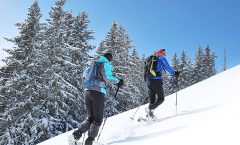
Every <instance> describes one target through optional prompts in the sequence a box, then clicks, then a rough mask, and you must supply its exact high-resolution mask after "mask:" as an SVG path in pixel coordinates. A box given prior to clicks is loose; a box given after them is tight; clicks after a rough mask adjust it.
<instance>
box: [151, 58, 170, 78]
mask: <svg viewBox="0 0 240 145" xmlns="http://www.w3.org/2000/svg"><path fill="white" fill-rule="evenodd" d="M164 69H165V70H166V71H167V72H169V74H170V75H174V74H175V71H174V69H173V68H172V67H171V66H170V65H169V63H168V61H167V59H166V58H165V57H162V56H158V57H157V67H156V72H158V73H161V74H162V71H163V70H164ZM150 79H151V80H162V77H161V76H156V77H152V78H150Z"/></svg>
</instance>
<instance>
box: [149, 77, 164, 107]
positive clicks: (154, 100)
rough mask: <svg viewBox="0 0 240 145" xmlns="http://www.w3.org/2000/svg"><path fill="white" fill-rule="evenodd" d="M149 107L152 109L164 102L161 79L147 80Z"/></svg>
mask: <svg viewBox="0 0 240 145" xmlns="http://www.w3.org/2000/svg"><path fill="white" fill-rule="evenodd" d="M148 89H149V99H150V104H149V109H150V110H154V109H156V108H157V107H158V106H159V105H161V104H162V103H163V102H164V90H163V83H162V80H149V82H148Z"/></svg>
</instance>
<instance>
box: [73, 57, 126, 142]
mask: <svg viewBox="0 0 240 145" xmlns="http://www.w3.org/2000/svg"><path fill="white" fill-rule="evenodd" d="M112 60H113V56H112V54H111V53H106V54H104V55H103V56H101V57H100V58H99V59H98V60H97V61H96V62H94V63H95V64H96V65H97V64H98V67H92V68H91V69H92V70H91V72H90V73H91V74H90V76H91V75H92V74H94V75H92V76H94V77H88V78H87V79H85V83H84V88H85V89H84V97H85V104H86V109H87V114H88V117H87V119H86V120H84V121H83V122H82V123H81V124H80V126H79V128H78V129H77V130H75V131H74V132H73V136H74V139H76V140H79V139H80V138H81V136H82V134H83V133H85V132H87V131H88V138H87V139H86V141H85V145H92V144H93V141H94V139H95V137H96V136H97V135H98V131H99V128H100V126H101V123H102V121H103V115H104V96H105V95H106V93H107V91H106V83H110V84H117V85H118V86H119V87H121V86H122V85H123V80H122V79H118V78H117V77H114V76H113V75H112V69H113V67H112V65H111V64H110V62H111V61H112Z"/></svg>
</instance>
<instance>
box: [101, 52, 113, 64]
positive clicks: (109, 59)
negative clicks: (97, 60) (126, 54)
mask: <svg viewBox="0 0 240 145" xmlns="http://www.w3.org/2000/svg"><path fill="white" fill-rule="evenodd" d="M103 56H104V57H106V58H107V59H108V61H109V62H110V61H112V60H113V56H112V54H111V53H105V54H104V55H103Z"/></svg>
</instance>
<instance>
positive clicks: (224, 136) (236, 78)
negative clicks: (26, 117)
mask: <svg viewBox="0 0 240 145" xmlns="http://www.w3.org/2000/svg"><path fill="white" fill-rule="evenodd" d="M239 74H240V65H239V66H236V67H234V68H232V69H229V70H227V71H225V72H222V73H220V74H218V75H216V76H213V77H211V78H209V79H207V80H205V81H202V82H200V83H197V84H195V85H193V86H191V87H188V88H186V89H184V90H181V91H179V92H178V93H177V96H178V105H177V107H176V105H175V100H176V94H172V95H170V96H167V97H166V98H165V102H164V103H163V104H162V105H161V106H159V107H158V108H157V109H156V110H155V112H154V114H155V115H157V117H158V120H157V121H155V122H137V121H136V120H137V118H138V116H145V111H144V110H145V107H146V106H147V105H148V104H146V105H143V106H141V107H140V108H139V110H138V112H137V113H136V116H135V120H134V121H132V120H131V119H130V117H131V116H132V115H133V114H134V112H135V110H136V109H137V108H135V109H132V110H129V111H127V112H124V113H121V114H118V115H115V116H112V117H110V118H108V119H107V121H106V124H105V126H104V129H103V132H102V134H101V136H100V139H99V142H101V143H103V144H107V145H147V144H151V145H159V144H162V145H183V144H184V145H193V144H194V145H203V144H216V145H226V144H230V145H239V144H240V140H239V139H238V138H239V134H240V115H239V114H240V105H239V104H240V95H239V94H240V93H239V92H238V91H239V84H238V83H239V82H240V75H239ZM72 132H73V130H72V131H69V132H67V133H64V134H61V135H59V136H56V137H53V138H51V139H49V140H46V141H44V142H42V143H40V144H38V145H56V144H57V145H68V135H70V134H71V133H72ZM86 136H87V135H86ZM81 140H82V138H81V139H80V141H81Z"/></svg>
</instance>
